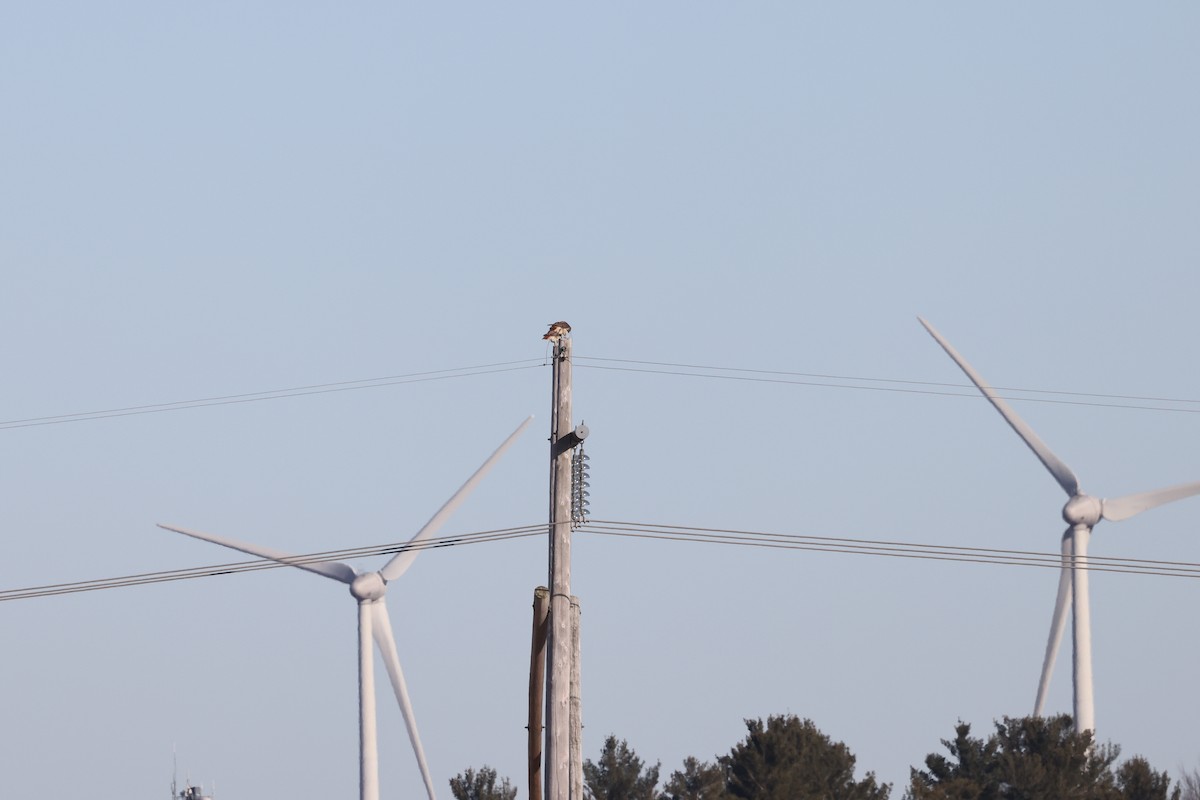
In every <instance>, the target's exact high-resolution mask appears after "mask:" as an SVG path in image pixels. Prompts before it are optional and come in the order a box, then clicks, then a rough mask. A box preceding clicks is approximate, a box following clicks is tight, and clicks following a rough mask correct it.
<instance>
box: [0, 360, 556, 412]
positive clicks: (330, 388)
mask: <svg viewBox="0 0 1200 800" xmlns="http://www.w3.org/2000/svg"><path fill="white" fill-rule="evenodd" d="M543 363H544V362H543V361H542V360H541V359H523V360H520V361H501V362H497V363H495V364H478V365H475V366H471V367H456V368H453V369H438V370H429V371H426V372H410V373H407V374H404V375H386V376H383V377H379V378H363V379H361V380H356V381H341V382H337V383H318V384H312V385H309V386H293V387H290V388H287V389H270V390H267V391H263V392H247V393H243V394H230V395H220V396H216V397H200V398H196V399H192V400H177V401H175V402H171V403H152V404H148V405H139V406H126V407H124V408H109V409H103V410H100V411H80V412H77V413H74V414H57V415H54V416H46V417H29V418H26V419H14V420H7V421H0V430H7V429H10V428H32V427H37V426H40V425H61V424H63V423H66V422H85V421H88V420H94V419H109V418H112V417H129V416H135V415H138V414H157V413H161V412H164V411H182V410H183V409H187V408H206V407H208V406H225V405H234V404H238V403H257V402H261V401H263V400H280V399H283V398H285V397H303V396H306V395H314V394H330V393H332V392H351V391H356V390H359V389H377V388H379V387H382V386H397V385H400V384H405V383H424V382H427V381H440V380H448V379H450V378H466V377H472V376H476V375H492V374H495V373H498V372H513V371H516V370H522V369H532V368H533V367H539V366H542V365H543Z"/></svg>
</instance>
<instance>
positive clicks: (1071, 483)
mask: <svg viewBox="0 0 1200 800" xmlns="http://www.w3.org/2000/svg"><path fill="white" fill-rule="evenodd" d="M917 319H918V320H919V321H920V322H921V324H922V325H923V326H925V330H927V331H929V335H930V336H932V337H933V338H934V340H936V341H937V343H938V344H940V345H941V346H942V349H943V350H945V351H946V354H947V355H948V356H950V358H952V359H954V363H955V364H958V366H959V369H961V370H962V371H963V372H965V373H966V375H967V377H968V378H970V379H971V382H972V383H974V384H975V386H976V387H978V389H979V391H981V392H983V396H984V397H986V398H987V399H988V400H989V401H990V402H991V404H992V405H993V406H995V407H996V410H997V411H999V412H1000V416H1002V417H1004V420H1005V421H1006V422H1007V423H1008V424H1009V425H1010V426H1011V427H1012V429H1013V430H1014V431H1016V432H1017V435H1018V436H1020V437H1021V439H1023V440H1024V442H1025V444H1027V445H1029V449H1030V450H1032V451H1033V454H1034V455H1035V456H1037V457H1038V460H1039V461H1041V462H1042V464H1043V465H1045V467H1046V469H1048V470H1050V474H1051V475H1053V476H1054V479H1055V480H1056V481H1058V485H1059V486H1061V487H1062V488H1063V491H1065V492H1066V493H1067V494H1068V495H1070V496H1071V497H1074V496H1075V495H1077V494H1079V479H1078V478H1076V477H1075V473H1074V472H1072V471H1071V468H1070V467H1068V466H1067V465H1066V464H1064V463H1063V462H1062V461H1061V460H1060V459H1059V457H1058V456H1056V455H1054V453H1052V452H1051V451H1050V448H1049V447H1047V446H1046V443H1045V442H1043V441H1042V440H1041V439H1039V438H1038V435H1037V434H1036V433H1034V432H1033V429H1032V428H1030V427H1029V426H1028V425H1026V424H1025V421H1024V420H1022V419H1021V418H1020V417H1018V416H1017V412H1015V411H1013V410H1012V408H1011V407H1010V406H1009V405H1008V403H1006V402H1004V400H1003V398H1001V397H1000V396H999V395H998V394H996V392H995V391H993V389H992V387H990V386H988V385H987V383H986V382H985V381H984V380H983V378H982V376H980V374H979V373H978V372H976V371H975V370H974V369H973V368H972V367H971V365H970V364H968V363H967V362H966V360H965V359H964V358H963V357H962V356H960V355H959V354H958V351H957V350H955V349H954V348H953V347H951V346H950V343H949V342H947V341H946V340H945V339H943V338H942V335H941V334H940V333H938V332H937V331H936V330H934V328H933V326H932V325H930V324H929V323H928V322H926V321H925V320H924V319H921V317H917Z"/></svg>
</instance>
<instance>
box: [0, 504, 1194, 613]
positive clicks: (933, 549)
mask: <svg viewBox="0 0 1200 800" xmlns="http://www.w3.org/2000/svg"><path fill="white" fill-rule="evenodd" d="M546 531H547V526H546V523H544V522H541V523H536V524H533V525H522V526H517V527H511V528H497V529H494V530H486V531H477V532H474V533H464V534H457V535H454V536H443V537H439V538H434V539H427V540H425V541H422V542H418V543H416V544H411V543H407V542H401V543H396V542H393V543H389V544H377V545H367V546H364V547H354V548H348V549H343V550H327V551H322V552H317V553H306V554H302V555H296V556H292V557H289V559H288V562H287V564H280V563H278V562H275V561H270V560H267V559H252V560H248V561H235V562H232V563H228V564H214V565H208V566H202V567H190V568H186V569H177V570H166V571H159V572H147V573H140V574H136V575H124V576H120V577H116V578H103V579H99V580H90V581H78V582H74V583H58V584H48V585H42V586H30V587H26V588H22V589H8V590H4V591H0V602H4V601H8V600H30V599H34V598H39V597H51V596H55V595H62V594H75V593H78V592H91V591H99V590H103V589H117V588H122V587H127V586H144V585H147V584H154V583H166V582H170V581H179V580H189V579H193V578H210V577H214V576H217V575H231V574H235V573H241V572H256V571H258V570H264V569H278V568H280V567H284V566H289V565H300V564H312V563H317V562H325V561H346V560H350V559H356V558H365V557H368V556H379V555H389V554H395V553H400V552H404V551H406V550H416V551H424V550H434V549H439V548H445V547H460V546H464V545H475V544H484V543H488V542H501V541H508V540H510V539H522V538H529V537H532V536H542V535H545V534H546ZM576 532H577V533H583V534H590V535H594V536H613V537H623V538H633V539H646V540H658V541H667V542H685V543H706V544H723V545H731V546H737V547H755V548H766V549H773V550H803V551H811V552H822V553H839V554H849V555H867V556H882V557H886V558H909V559H923V560H932V561H949V562H957V563H972V564H1000V565H1007V566H1018V567H1041V568H1046V569H1061V568H1062V564H1063V559H1062V556H1061V554H1059V553H1046V552H1038V551H1029V550H1002V549H997V548H986V547H962V546H957V545H938V544H928V543H922V542H904V541H893V540H886V539H856V538H850V537H841V536H815V535H802V534H785V533H770V532H765V531H751V530H739V529H733V528H702V527H694V526H686V525H666V524H660V523H649V522H622V521H614V520H593V521H589V522H588V523H587V524H585V525H583V526H582V527H580V528H577V529H576ZM1081 568H1082V569H1087V570H1089V571H1091V572H1114V573H1121V574H1128V575H1154V576H1158V577H1173V578H1200V563H1192V562H1186V561H1162V560H1153V559H1141V558H1124V557H1114V556H1094V555H1089V556H1088V557H1087V563H1086V564H1085V565H1081Z"/></svg>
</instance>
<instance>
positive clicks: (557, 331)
mask: <svg viewBox="0 0 1200 800" xmlns="http://www.w3.org/2000/svg"><path fill="white" fill-rule="evenodd" d="M570 332H571V326H570V325H568V324H567V323H565V322H563V321H562V320H559V321H558V322H551V323H550V330H548V331H546V335H545V336H543V337H542V338H543V339H549V340H550V341H552V342H557V341H558V340H559V339H561V338H562V337H563V336H565V335H566V334H568V333H570Z"/></svg>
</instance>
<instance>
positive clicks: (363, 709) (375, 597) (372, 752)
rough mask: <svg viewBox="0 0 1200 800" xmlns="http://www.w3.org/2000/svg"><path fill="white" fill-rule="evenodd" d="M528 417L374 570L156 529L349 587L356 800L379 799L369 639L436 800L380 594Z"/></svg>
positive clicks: (432, 799)
mask: <svg viewBox="0 0 1200 800" xmlns="http://www.w3.org/2000/svg"><path fill="white" fill-rule="evenodd" d="M532 419H533V417H529V418H527V419H526V420H525V421H524V422H522V423H521V424H520V425H519V426H518V427H517V429H516V430H515V431H513V432H512V434H511V435H510V436H509V437H508V438H507V439H505V440H504V442H503V443H502V444H501V445H500V446H499V447H498V448H496V451H495V452H494V453H492V455H491V456H490V457H489V458H488V460H487V461H485V462H483V466H481V467H480V468H479V469H477V470H476V471H475V474H474V475H472V476H471V477H470V478H469V479H468V480H467V482H466V483H464V484H463V485H462V488H460V489H459V490H458V491H457V492H455V493H454V496H453V497H451V498H450V499H449V500H447V501H446V503H445V505H443V506H442V507H441V508H440V509H438V512H437V513H436V514H434V515H433V517H432V518H430V520H429V522H427V523H425V527H423V528H421V530H419V531H417V533H416V535H415V536H413V537H412V539H410V540H409V542H408V546H407V547H405V548H404V549H403V550H401V551H400V552H399V553H397V554H396V555H395V556H393V557H392V559H391V561H388V562H387V563H386V564H384V565H383V569H380V570H379V571H378V572H362V573H360V572H359V571H358V570H356V569H354V567H351V566H350V565H349V564H344V563H341V562H339V561H327V562H313V563H309V562H302V561H298V560H297V559H296V558H295V557H294V556H288V555H286V554H284V553H280V552H278V551H276V550H272V549H269V548H266V547H260V546H258V545H251V544H244V543H242V542H235V541H233V540H232V539H226V538H224V537H221V536H214V535H212V534H209V533H200V532H198V531H193V530H188V529H187V528H179V527H176V526H174V525H161V524H160V525H159V526H158V527H160V528H165V529H166V530H169V531H174V532H176V533H182V534H184V535H186V536H193V537H195V538H197V539H203V540H205V541H207V542H213V543H214V544H219V545H223V546H225V547H230V548H233V549H234V550H240V551H241V552H243V553H249V554H250V555H253V556H259V557H261V558H267V559H270V560H272V561H277V562H279V563H280V564H287V565H290V566H293V567H299V568H300V569H303V570H307V571H309V572H315V573H316V574H318V575H324V576H325V577H326V578H333V579H334V580H335V581H341V582H342V583H344V584H347V585H348V586H349V587H350V594H351V595H353V596H354V599H355V600H356V601H358V723H359V725H358V730H359V789H360V794H359V796H360V797H361V798H362V800H379V752H378V745H377V741H376V736H375V662H374V660H373V658H372V656H373V653H372V649H371V639H372V637H373V638H374V639H375V643H376V644H378V645H379V651H380V654H381V655H382V656H383V663H384V665H385V666H386V667H387V671H388V676H389V677H390V678H391V681H392V688H393V689H394V690H395V692H396V700H397V701H398V702H399V703H400V712H401V713H402V714H403V715H404V724H405V726H406V727H407V728H408V738H409V740H410V741H411V742H412V747H413V753H415V754H416V757H417V765H418V767H420V770H421V777H422V779H424V781H425V790H426V791H427V792H428V793H429V800H437V799H436V797H435V796H434V791H433V779H432V778H431V777H430V774H429V766H428V765H427V764H426V763H425V750H424V748H423V747H422V746H421V737H420V735H419V734H418V733H417V723H416V719H415V718H414V716H413V710H412V703H410V702H409V699H408V687H407V686H406V685H405V683H404V673H403V672H401V670H400V657H399V656H398V655H397V654H396V641H395V639H393V638H392V624H391V622H390V620H389V619H388V612H387V605H385V604H384V600H383V596H384V594H385V593H386V591H387V584H389V583H391V582H392V581H394V580H396V579H397V578H399V577H400V576H401V575H403V574H404V572H405V571H406V570H407V569H408V568H409V567H410V566H412V563H413V561H414V560H416V557H417V554H418V553H419V552H420V548H418V547H415V545H417V544H418V543H420V542H422V541H424V540H426V539H429V538H430V537H432V536H433V535H434V533H436V532H437V530H438V529H439V528H440V527H441V526H442V524H443V523H445V521H446V520H447V519H448V518H449V517H450V515H451V514H452V513H453V512H454V510H455V509H457V508H458V506H459V505H461V504H462V502H463V500H465V499H466V497H467V495H468V494H469V493H470V492H471V490H472V489H474V488H475V486H476V485H477V484H478V483H479V481H480V480H482V479H483V476H484V475H485V474H486V473H487V471H488V470H489V469H491V467H492V465H493V464H495V463H496V461H497V460H499V458H500V456H501V455H503V453H504V451H505V450H507V449H508V447H509V445H511V444H512V443H513V442H514V441H515V440H516V438H517V437H518V436H520V435H521V433H522V432H523V431H524V430H525V428H526V427H527V426H528V425H529V422H530V420H532Z"/></svg>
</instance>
